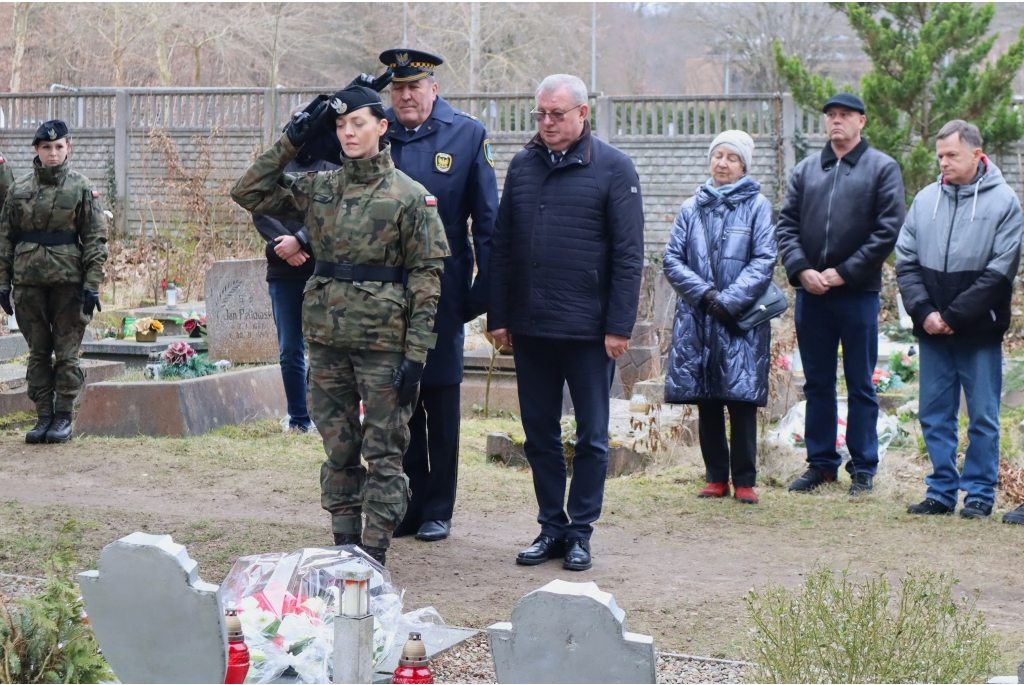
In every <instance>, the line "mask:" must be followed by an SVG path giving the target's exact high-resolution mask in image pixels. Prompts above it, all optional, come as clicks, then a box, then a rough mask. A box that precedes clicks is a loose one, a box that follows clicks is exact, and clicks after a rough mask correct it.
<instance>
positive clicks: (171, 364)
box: [160, 342, 217, 378]
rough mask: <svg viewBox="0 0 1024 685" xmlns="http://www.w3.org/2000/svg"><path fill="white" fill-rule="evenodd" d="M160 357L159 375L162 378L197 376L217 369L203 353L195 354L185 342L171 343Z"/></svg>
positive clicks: (208, 373)
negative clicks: (161, 362) (160, 368)
mask: <svg viewBox="0 0 1024 685" xmlns="http://www.w3.org/2000/svg"><path fill="white" fill-rule="evenodd" d="M160 358H161V359H162V360H163V363H164V364H163V369H162V370H161V371H160V375H161V376H162V377H164V378H199V377H200V376H209V375H210V374H212V373H214V372H216V371H217V367H216V365H214V364H211V363H210V361H209V359H207V357H206V355H205V354H196V351H195V350H193V349H192V348H191V347H190V346H189V344H188V343H186V342H173V343H171V344H170V345H168V346H167V349H166V350H164V352H163V354H161V355H160Z"/></svg>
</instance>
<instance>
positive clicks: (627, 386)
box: [616, 321, 661, 399]
mask: <svg viewBox="0 0 1024 685" xmlns="http://www.w3.org/2000/svg"><path fill="white" fill-rule="evenodd" d="M616 365H617V366H618V370H619V374H620V376H621V379H622V391H623V397H625V398H627V399H628V398H629V397H631V396H632V394H633V387H634V385H635V384H636V383H637V382H638V381H646V380H649V379H651V378H657V377H658V376H660V375H661V349H660V348H659V347H658V340H657V336H656V334H655V330H654V324H653V323H651V322H650V321H639V322H637V323H636V324H635V325H634V326H633V337H632V338H630V342H629V349H628V350H626V352H625V353H624V354H623V355H622V356H621V357H619V358H618V359H617V360H616Z"/></svg>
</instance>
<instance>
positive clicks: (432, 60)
mask: <svg viewBox="0 0 1024 685" xmlns="http://www.w3.org/2000/svg"><path fill="white" fill-rule="evenodd" d="M380 61H381V63H382V64H384V65H385V66H388V67H391V69H392V70H393V71H394V72H395V77H394V79H392V81H393V82H394V83H408V82H409V81H419V80H420V79H421V78H426V77H427V76H433V75H434V67H436V66H439V65H441V64H444V60H443V59H441V58H440V57H438V56H437V55H431V54H430V53H429V52H423V51H421V50H409V49H408V48H393V49H391V50H385V51H384V52H382V53H380Z"/></svg>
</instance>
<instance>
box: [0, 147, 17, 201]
mask: <svg viewBox="0 0 1024 685" xmlns="http://www.w3.org/2000/svg"><path fill="white" fill-rule="evenodd" d="M12 185H14V172H13V171H11V165H10V163H9V162H8V161H7V158H6V157H4V153H2V152H0V212H2V211H3V209H4V198H6V197H7V189H8V188H10V187H11V186H12Z"/></svg>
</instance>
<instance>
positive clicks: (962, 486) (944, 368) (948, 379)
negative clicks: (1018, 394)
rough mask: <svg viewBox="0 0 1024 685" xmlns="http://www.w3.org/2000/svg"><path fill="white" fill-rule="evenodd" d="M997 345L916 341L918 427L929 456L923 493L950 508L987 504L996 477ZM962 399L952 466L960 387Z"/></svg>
mask: <svg viewBox="0 0 1024 685" xmlns="http://www.w3.org/2000/svg"><path fill="white" fill-rule="evenodd" d="M1002 362H1003V350H1002V345H1000V344H999V343H996V344H994V345H969V344H962V343H953V344H949V343H945V342H934V341H931V340H921V411H920V417H921V432H922V433H924V443H925V445H927V447H928V456H929V457H931V460H932V475H930V476H928V477H927V478H925V482H926V483H927V484H928V495H927V496H928V497H930V498H932V499H934V500H937V501H939V502H942V503H943V504H945V505H946V506H947V507H955V506H956V503H957V500H958V499H959V498H960V491H961V490H963V491H965V492H966V493H967V496H966V497H965V498H964V504H967V503H968V502H981V503H982V504H987V505H989V506H992V505H993V504H995V499H996V485H997V484H998V482H999V401H1000V395H1001V393H1002V388H1003V369H1002ZM961 388H963V391H964V395H965V397H966V399H967V414H968V415H969V416H970V419H971V421H970V424H969V425H968V427H967V438H968V441H969V442H968V444H967V453H966V454H965V455H964V467H963V471H962V472H961V471H957V468H956V461H957V450H958V446H959V430H958V423H957V415H958V414H959V412H960V389H961Z"/></svg>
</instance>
